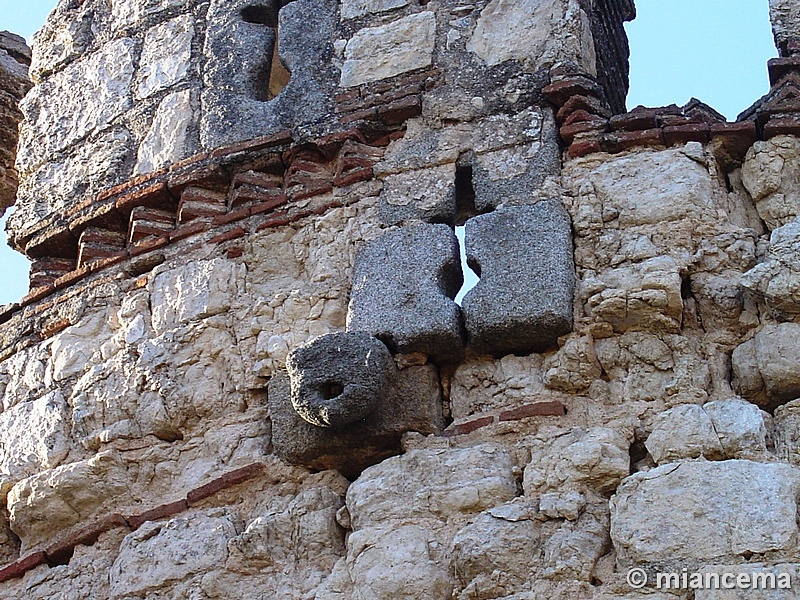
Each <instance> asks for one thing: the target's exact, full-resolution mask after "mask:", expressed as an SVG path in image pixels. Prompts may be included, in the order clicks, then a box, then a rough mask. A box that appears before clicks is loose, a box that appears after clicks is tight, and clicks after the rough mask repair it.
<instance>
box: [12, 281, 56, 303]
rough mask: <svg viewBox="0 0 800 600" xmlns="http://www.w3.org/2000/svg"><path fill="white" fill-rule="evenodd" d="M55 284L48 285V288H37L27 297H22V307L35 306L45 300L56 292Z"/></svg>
mask: <svg viewBox="0 0 800 600" xmlns="http://www.w3.org/2000/svg"><path fill="white" fill-rule="evenodd" d="M56 289H57V288H56V286H55V284H53V285H48V286H46V287H40V288H36V289H35V290H31V291H29V292H28V293H27V294H26V295H25V296H23V297H22V300H20V301H19V303H20V305H21V306H28V305H29V304H33V303H34V302H37V301H39V300H41V299H42V298H45V297H47V296H49V295H50V294H52V293H53V292H55V291H56Z"/></svg>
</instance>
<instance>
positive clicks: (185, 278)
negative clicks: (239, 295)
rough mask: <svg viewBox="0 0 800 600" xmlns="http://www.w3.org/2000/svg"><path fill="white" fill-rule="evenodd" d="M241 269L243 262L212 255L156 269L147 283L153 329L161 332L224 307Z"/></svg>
mask: <svg viewBox="0 0 800 600" xmlns="http://www.w3.org/2000/svg"><path fill="white" fill-rule="evenodd" d="M244 270H245V268H244V266H237V265H236V264H234V263H233V262H231V261H228V260H225V259H223V258H215V259H211V260H198V261H191V262H189V263H187V264H186V265H184V266H182V267H179V268H172V267H171V266H170V267H169V268H163V269H161V270H159V271H156V272H155V273H154V276H153V277H152V278H151V279H150V281H149V283H148V287H149V290H150V293H151V306H152V309H153V329H154V330H155V331H156V333H158V334H161V333H163V332H164V331H166V330H168V329H170V328H172V327H174V326H176V325H179V324H181V323H186V322H188V321H192V320H197V319H203V318H206V317H209V316H212V315H216V314H219V313H221V312H223V311H225V310H227V309H228V308H229V307H230V305H231V302H232V299H233V297H234V291H235V290H237V289H238V287H239V284H240V283H239V282H240V280H241V278H242V277H243V276H244Z"/></svg>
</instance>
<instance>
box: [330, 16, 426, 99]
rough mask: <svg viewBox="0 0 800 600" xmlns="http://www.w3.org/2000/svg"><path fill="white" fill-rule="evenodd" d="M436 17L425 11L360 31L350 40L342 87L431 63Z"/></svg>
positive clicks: (389, 75)
mask: <svg viewBox="0 0 800 600" xmlns="http://www.w3.org/2000/svg"><path fill="white" fill-rule="evenodd" d="M435 34H436V17H435V16H434V14H433V12H431V11H425V12H421V13H418V14H416V15H410V16H408V17H405V18H403V19H399V20H397V21H393V22H391V23H388V24H387V25H382V26H380V27H368V28H365V29H362V30H361V31H359V32H358V33H357V34H356V35H354V36H353V38H352V39H351V40H350V41H349V42H347V47H346V48H345V53H344V57H345V62H344V65H343V66H342V78H341V81H340V85H341V86H342V87H353V86H356V85H361V84H364V83H369V82H371V81H380V80H381V79H387V78H389V77H392V76H394V75H399V74H400V73H405V72H407V71H413V70H414V69H421V68H423V67H427V66H428V65H430V64H431V61H432V59H433V48H434V44H435Z"/></svg>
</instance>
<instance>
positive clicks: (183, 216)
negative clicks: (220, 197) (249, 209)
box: [178, 200, 228, 223]
mask: <svg viewBox="0 0 800 600" xmlns="http://www.w3.org/2000/svg"><path fill="white" fill-rule="evenodd" d="M227 211H228V209H227V207H226V206H225V205H224V204H217V203H211V202H197V201H193V200H189V201H183V200H181V204H180V208H178V223H188V222H189V221H194V220H195V219H199V218H202V217H216V216H218V215H222V214H225V213H226V212H227Z"/></svg>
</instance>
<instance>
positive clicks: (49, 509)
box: [8, 450, 131, 553]
mask: <svg viewBox="0 0 800 600" xmlns="http://www.w3.org/2000/svg"><path fill="white" fill-rule="evenodd" d="M129 485H130V482H129V480H128V473H127V471H126V468H125V465H124V464H123V463H122V461H121V459H120V457H119V455H118V454H117V453H116V452H115V451H113V450H112V451H106V452H102V453H100V454H97V455H95V456H93V457H92V458H90V459H88V460H83V461H80V462H75V463H70V464H65V465H61V466H59V467H56V468H55V469H51V470H48V471H42V472H40V473H37V474H36V475H33V476H32V477H29V478H27V479H23V480H22V481H20V482H19V483H17V484H15V485H14V487H12V488H11V490H10V491H9V493H8V511H9V521H10V524H11V529H12V530H13V531H14V533H16V534H17V536H19V538H20V540H21V541H22V549H23V553H24V552H26V551H27V550H28V549H30V548H31V547H33V546H37V545H40V544H43V543H45V542H51V541H52V540H53V539H54V537H55V536H56V535H58V534H62V533H63V532H64V531H67V530H69V529H70V528H71V527H73V526H75V525H77V524H78V523H91V522H93V521H94V520H96V519H98V518H99V517H101V516H105V514H104V513H102V514H101V509H102V508H103V507H108V504H107V503H109V502H112V503H119V504H125V503H129V502H131V496H130V493H131V492H130V488H129Z"/></svg>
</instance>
